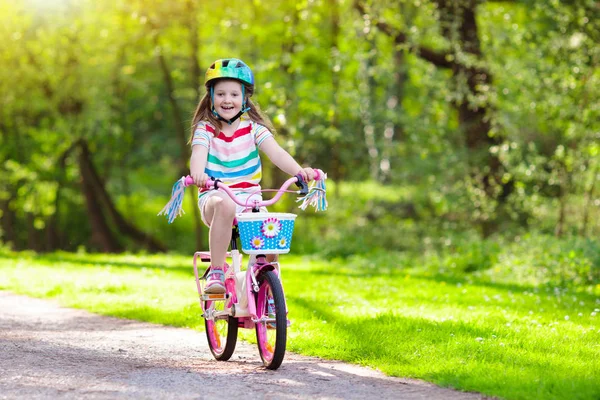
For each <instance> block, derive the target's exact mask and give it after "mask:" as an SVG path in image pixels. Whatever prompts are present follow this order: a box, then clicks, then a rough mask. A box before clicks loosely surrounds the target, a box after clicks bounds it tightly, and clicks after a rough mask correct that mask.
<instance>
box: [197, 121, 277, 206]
mask: <svg viewBox="0 0 600 400" xmlns="http://www.w3.org/2000/svg"><path fill="white" fill-rule="evenodd" d="M271 136H273V134H272V133H271V131H269V129H267V128H266V127H265V126H263V125H261V124H259V123H256V122H253V121H251V120H249V119H246V118H243V119H242V120H241V121H240V125H239V126H238V129H237V130H236V131H235V133H234V134H233V135H232V136H230V137H227V136H225V135H224V134H223V132H220V133H219V135H217V136H215V128H214V127H213V126H212V125H211V124H210V122H208V121H200V122H199V123H198V125H197V126H196V130H195V131H194V138H193V139H192V146H195V145H200V146H204V147H206V148H208V160H207V162H206V168H205V170H204V172H206V174H207V175H208V176H209V177H213V178H217V179H220V180H221V181H222V182H223V183H224V184H226V185H227V186H229V187H230V188H232V189H233V190H235V191H239V192H240V193H241V192H254V191H256V190H260V180H261V178H262V167H261V163H260V157H259V154H258V148H259V147H260V145H261V144H262V142H264V141H265V140H266V139H267V138H269V137H271ZM207 191H208V189H202V190H201V191H200V193H199V196H202V195H203V194H204V193H205V192H207Z"/></svg>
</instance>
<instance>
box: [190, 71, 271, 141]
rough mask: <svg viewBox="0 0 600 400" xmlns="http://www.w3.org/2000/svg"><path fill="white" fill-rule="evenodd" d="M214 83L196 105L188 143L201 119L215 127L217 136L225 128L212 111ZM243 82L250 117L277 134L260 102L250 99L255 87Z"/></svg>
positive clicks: (210, 83)
mask: <svg viewBox="0 0 600 400" xmlns="http://www.w3.org/2000/svg"><path fill="white" fill-rule="evenodd" d="M234 80H235V79H234ZM236 82H239V81H237V80H236ZM214 83H215V81H211V82H209V84H207V85H206V93H204V96H202V99H200V102H199V103H198V106H197V107H196V111H195V112H194V117H193V118H192V126H191V128H192V133H191V135H190V140H189V142H188V143H191V142H192V140H193V139H194V132H195V131H196V126H197V125H198V122H200V121H208V122H210V123H211V125H212V126H214V127H215V136H217V135H218V134H219V133H220V132H221V129H222V128H223V125H222V122H223V121H220V120H219V119H218V118H217V117H215V116H214V114H213V113H212V106H213V104H212V101H211V98H210V87H211V85H214ZM240 83H241V82H240ZM241 84H242V85H244V89H245V92H246V106H247V107H249V108H250V110H248V111H247V114H248V117H250V120H252V121H253V122H257V123H259V124H261V125H263V126H265V127H267V129H269V130H270V131H271V133H273V134H275V128H274V127H273V124H271V121H270V120H269V117H267V116H266V115H265V114H264V113H263V112H262V111H261V109H260V107H259V106H258V104H254V103H253V102H252V100H250V97H251V96H252V95H253V94H254V87H252V86H249V85H246V84H244V83H241Z"/></svg>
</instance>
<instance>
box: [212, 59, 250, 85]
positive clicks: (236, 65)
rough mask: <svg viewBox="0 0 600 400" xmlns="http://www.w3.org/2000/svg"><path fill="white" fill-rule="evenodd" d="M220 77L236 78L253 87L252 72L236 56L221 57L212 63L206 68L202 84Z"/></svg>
mask: <svg viewBox="0 0 600 400" xmlns="http://www.w3.org/2000/svg"><path fill="white" fill-rule="evenodd" d="M222 78H227V79H236V80H238V81H241V82H242V83H245V84H247V85H249V86H251V87H254V74H252V70H251V69H250V67H248V66H247V65H246V64H245V63H244V62H243V61H242V60H238V59H237V58H223V59H220V60H217V61H215V62H214V63H212V65H211V66H210V67H208V69H207V70H206V77H205V79H204V84H205V85H206V86H208V85H209V82H211V81H213V80H215V79H222ZM211 86H212V84H211Z"/></svg>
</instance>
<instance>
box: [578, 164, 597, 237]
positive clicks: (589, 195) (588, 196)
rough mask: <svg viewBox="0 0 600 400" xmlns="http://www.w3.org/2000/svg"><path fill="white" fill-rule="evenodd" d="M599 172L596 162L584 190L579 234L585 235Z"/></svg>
mask: <svg viewBox="0 0 600 400" xmlns="http://www.w3.org/2000/svg"><path fill="white" fill-rule="evenodd" d="M599 174H600V167H599V164H598V163H596V166H595V168H594V170H593V171H592V183H591V185H590V187H589V188H588V189H587V190H586V191H585V204H584V206H583V221H582V224H581V230H580V231H579V234H580V235H581V236H585V237H587V234H588V224H589V219H590V210H591V208H592V204H593V202H594V192H595V190H596V182H597V181H598V175H599Z"/></svg>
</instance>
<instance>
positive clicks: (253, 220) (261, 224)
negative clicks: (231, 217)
mask: <svg viewBox="0 0 600 400" xmlns="http://www.w3.org/2000/svg"><path fill="white" fill-rule="evenodd" d="M236 218H237V221H238V228H239V230H240V240H241V242H242V251H243V252H244V253H246V254H284V253H288V252H289V251H290V245H291V244H292V232H293V231H294V220H295V219H296V214H289V213H264V212H259V213H250V212H248V213H241V214H237V215H236Z"/></svg>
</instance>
